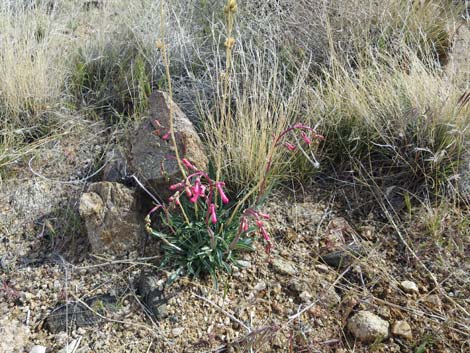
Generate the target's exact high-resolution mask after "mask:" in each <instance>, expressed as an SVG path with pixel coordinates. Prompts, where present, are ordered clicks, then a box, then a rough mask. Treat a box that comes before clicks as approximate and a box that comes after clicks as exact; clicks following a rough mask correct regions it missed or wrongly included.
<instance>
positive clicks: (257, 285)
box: [253, 281, 266, 292]
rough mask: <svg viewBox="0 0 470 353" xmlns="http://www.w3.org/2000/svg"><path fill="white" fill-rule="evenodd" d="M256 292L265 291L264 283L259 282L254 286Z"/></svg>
mask: <svg viewBox="0 0 470 353" xmlns="http://www.w3.org/2000/svg"><path fill="white" fill-rule="evenodd" d="M253 289H254V290H255V291H256V292H261V291H263V290H265V289H266V282H264V281H261V282H258V283H257V284H256V286H255V287H254V288H253Z"/></svg>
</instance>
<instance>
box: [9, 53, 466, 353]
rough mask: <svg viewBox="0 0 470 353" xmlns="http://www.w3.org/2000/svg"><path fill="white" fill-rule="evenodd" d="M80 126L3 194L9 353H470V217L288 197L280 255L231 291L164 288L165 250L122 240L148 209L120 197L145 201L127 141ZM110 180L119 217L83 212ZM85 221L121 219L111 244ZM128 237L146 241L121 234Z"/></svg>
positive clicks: (307, 194) (276, 211) (277, 217)
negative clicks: (128, 173)
mask: <svg viewBox="0 0 470 353" xmlns="http://www.w3.org/2000/svg"><path fill="white" fill-rule="evenodd" d="M456 50H457V51H458V50H460V49H459V47H458V48H457V49H456ZM66 123H67V124H69V125H70V126H68V127H67V128H66V129H61V131H65V132H64V133H63V134H61V135H60V136H56V137H54V138H51V139H50V141H46V142H45V143H44V144H43V145H42V146H39V147H38V148H37V149H36V150H35V152H34V154H32V155H30V156H28V158H26V159H24V160H22V161H21V162H18V164H17V165H15V166H13V167H12V170H11V172H12V173H14V174H15V175H16V177H15V179H10V180H7V181H4V182H3V183H2V184H1V189H0V200H1V203H0V265H1V266H0V281H1V283H0V332H1V336H2V340H1V341H0V352H5V353H7V352H36V353H38V352H46V351H47V352H67V351H68V352H76V353H78V352H81V353H87V352H251V351H253V352H372V351H373V352H416V353H418V352H420V353H421V352H448V353H453V352H468V351H470V315H469V311H470V301H469V299H468V298H469V297H470V279H469V278H470V277H469V270H470V263H469V261H468V256H469V255H470V254H469V249H470V248H469V232H468V229H469V228H470V222H468V221H465V220H468V219H470V210H469V208H468V206H466V205H461V206H460V207H459V208H455V207H451V206H449V208H447V209H446V208H436V209H429V208H425V207H421V208H420V207H417V208H416V209H413V212H412V214H410V215H409V216H408V217H406V216H404V217H403V218H402V219H401V220H400V222H401V224H400V225H397V224H391V223H390V219H388V220H387V219H384V218H383V215H380V214H379V213H380V212H370V213H368V212H367V214H366V215H365V216H363V217H356V216H352V213H351V212H349V211H350V210H349V209H348V208H347V207H345V204H344V202H339V201H337V200H339V199H342V198H343V199H344V197H342V198H341V197H339V194H340V193H343V192H344V190H336V191H333V192H325V191H324V190H318V189H316V188H315V187H311V188H309V189H307V190H303V191H302V192H297V193H293V192H283V193H279V194H276V195H273V196H272V198H271V199H270V201H269V202H268V203H267V205H266V207H265V208H266V209H265V211H266V212H268V213H270V214H271V216H272V221H271V224H270V231H271V233H272V234H273V236H274V239H275V246H274V248H273V250H272V252H271V253H270V254H269V255H268V254H266V253H265V252H264V250H263V248H262V246H261V244H260V245H259V248H258V251H257V252H256V253H247V254H245V255H244V256H243V259H242V260H241V261H240V264H241V265H242V268H241V269H235V268H234V272H233V274H232V275H224V276H222V277H221V280H220V283H219V286H218V287H217V288H216V287H215V286H214V284H213V282H212V281H211V280H210V279H188V278H185V277H182V278H179V279H178V280H176V281H175V282H174V283H173V284H171V285H170V286H165V285H164V284H165V282H166V281H167V279H168V277H169V276H170V275H171V274H170V273H166V272H164V271H160V270H157V268H158V265H159V260H160V254H159V252H158V243H157V242H156V241H155V240H152V239H147V238H146V236H145V233H144V232H143V230H142V229H139V228H138V227H137V228H132V227H131V228H123V227H124V226H126V225H127V222H131V223H132V221H129V219H131V218H133V219H134V221H135V222H139V218H138V214H139V213H138V212H139V210H137V209H135V210H132V209H130V208H129V207H130V206H129V203H132V202H134V201H133V200H131V199H132V198H133V197H134V196H130V199H129V198H127V197H117V196H116V195H118V194H120V193H121V192H122V193H123V194H125V195H127V191H125V190H135V191H133V192H135V193H137V190H139V192H142V191H141V190H140V188H139V186H138V185H136V184H135V181H134V182H132V180H130V181H129V180H120V179H121V176H122V175H120V171H121V167H122V166H120V163H119V159H116V158H115V157H116V156H117V155H118V154H119V153H118V152H116V151H118V149H116V145H117V144H118V143H119V142H120V141H121V137H122V136H121V133H120V132H116V131H112V130H110V129H108V128H107V127H106V126H104V125H103V124H101V123H95V122H88V121H87V120H85V119H82V118H69V119H66ZM113 151H114V152H113ZM116 160H117V161H118V162H116ZM109 165H114V166H116V165H117V168H118V169H117V172H116V170H114V171H113V170H106V167H107V166H109ZM102 167H103V168H102ZM113 168H114V167H113ZM103 172H106V173H107V175H108V179H110V178H111V179H113V180H112V181H109V180H108V182H109V183H110V184H105V185H101V186H100V189H99V190H101V191H97V190H98V189H96V186H95V189H93V188H92V190H95V191H96V194H97V195H99V197H100V198H99V199H98V201H96V200H95V201H96V202H97V203H99V202H102V207H105V208H106V211H104V212H105V213H103V214H102V213H100V212H101V211H96V209H95V208H94V206H96V205H97V203H93V202H91V203H89V204H88V206H90V205H91V207H88V208H86V210H87V211H86V212H85V211H84V210H85V208H84V206H83V207H82V208H81V209H80V207H79V204H80V198H81V197H82V201H83V196H82V195H83V193H84V192H87V191H88V192H89V191H90V190H91V189H90V188H91V187H90V184H92V183H94V182H96V181H99V180H102V179H103ZM115 172H116V173H117V174H116V173H115ZM113 173H114V174H113ZM123 183H124V184H126V183H127V184H129V185H127V184H126V185H124V184H123ZM157 184H158V182H157V183H156V184H155V185H157ZM95 185H96V184H95ZM117 185H119V186H117ZM128 187H130V189H128ZM103 190H107V191H106V192H107V193H108V194H106V192H105V191H103ZM132 195H134V194H133V193H132ZM342 195H343V196H344V194H342ZM350 196H351V195H350ZM136 197H137V196H136ZM351 197H352V196H351ZM116 200H120V201H116ZM123 200H124V201H123ZM126 200H127V201H126ZM129 200H130V201H129ZM91 201H93V200H91ZM363 201H368V200H363ZM126 202H127V203H126ZM359 204H360V202H359ZM126 205H127V206H126ZM79 211H81V212H82V216H87V215H90V214H91V215H92V216H93V217H98V216H99V217H101V216H102V217H103V219H106V217H107V215H108V216H109V215H111V216H112V217H114V218H113V219H115V220H117V221H119V222H121V223H119V224H118V226H116V229H114V230H113V232H114V233H112V234H110V233H109V228H106V227H104V228H100V227H98V226H99V224H100V223H99V222H95V223H93V222H92V221H89V218H87V221H86V222H84V220H83V219H82V217H81V215H80V213H79ZM95 211H96V212H95ZM134 211H135V214H134V213H133V212H134ZM93 212H95V213H93ZM87 217H88V216H87ZM127 217H130V218H127ZM433 220H434V222H437V223H436V224H433V223H432V222H433ZM462 220H464V221H462ZM142 222H143V219H142ZM108 224H109V223H108ZM93 227H94V228H93ZM433 227H434V228H433ZM90 228H93V229H94V233H95V235H96V236H97V237H98V240H100V241H101V242H100V241H97V238H90V236H89V234H88V235H87V232H88V233H89V232H90ZM118 228H119V229H121V230H122V229H130V230H131V233H132V236H133V238H132V241H129V242H127V241H126V238H124V239H120V238H119V239H118V238H117V237H116V238H112V236H113V234H116V233H117V232H119V229H118ZM107 232H108V233H107ZM121 235H122V234H121ZM109 237H111V239H109ZM106 239H107V240H108V242H106ZM113 240H115V242H113ZM90 242H91V244H90ZM116 243H119V244H121V245H122V247H120V248H117V249H114V248H109V247H108V245H109V244H116ZM137 243H138V244H137ZM131 245H132V246H131ZM100 247H101V248H105V250H106V252H107V253H108V255H104V256H98V255H96V254H97V253H98V252H99V251H98V250H99V249H100ZM117 251H118V252H119V254H118V255H116V254H115V252H117ZM110 253H111V254H110Z"/></svg>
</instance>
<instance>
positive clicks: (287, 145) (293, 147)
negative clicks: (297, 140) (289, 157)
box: [284, 142, 297, 151]
mask: <svg viewBox="0 0 470 353" xmlns="http://www.w3.org/2000/svg"><path fill="white" fill-rule="evenodd" d="M284 146H285V147H286V148H287V149H288V150H289V151H295V150H296V149H297V147H296V146H295V145H293V144H292V143H290V142H284Z"/></svg>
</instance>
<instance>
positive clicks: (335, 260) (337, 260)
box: [320, 244, 365, 268]
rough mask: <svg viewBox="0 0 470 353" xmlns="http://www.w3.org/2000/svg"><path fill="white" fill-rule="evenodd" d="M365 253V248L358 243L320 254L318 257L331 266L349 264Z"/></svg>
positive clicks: (338, 266)
mask: <svg viewBox="0 0 470 353" xmlns="http://www.w3.org/2000/svg"><path fill="white" fill-rule="evenodd" d="M364 254H365V250H364V249H363V248H362V247H361V246H360V245H358V244H351V245H347V246H345V247H344V248H342V249H339V250H336V251H332V252H328V253H326V254H322V255H320V259H321V260H322V261H323V262H324V263H326V264H327V265H329V266H331V267H333V268H344V267H346V266H349V265H350V264H351V263H352V262H353V260H354V259H355V258H357V257H361V256H363V255H364Z"/></svg>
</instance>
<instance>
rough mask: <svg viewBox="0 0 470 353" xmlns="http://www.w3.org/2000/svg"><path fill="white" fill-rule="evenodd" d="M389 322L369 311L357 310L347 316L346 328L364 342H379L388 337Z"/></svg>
mask: <svg viewBox="0 0 470 353" xmlns="http://www.w3.org/2000/svg"><path fill="white" fill-rule="evenodd" d="M389 326H390V325H389V323H388V322H387V321H385V320H382V319H381V318H380V317H378V316H377V315H375V314H373V313H371V312H369V311H365V310H362V311H359V312H358V313H357V314H356V315H354V316H352V317H351V318H349V320H348V323H347V327H348V330H349V331H350V332H351V333H352V334H353V335H354V337H356V338H357V339H358V340H360V341H362V342H366V343H371V342H380V341H382V340H383V339H385V338H387V337H388V329H389Z"/></svg>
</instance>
